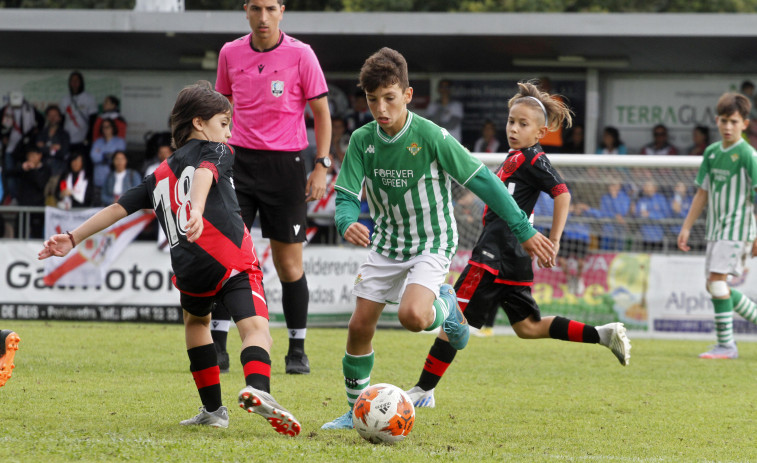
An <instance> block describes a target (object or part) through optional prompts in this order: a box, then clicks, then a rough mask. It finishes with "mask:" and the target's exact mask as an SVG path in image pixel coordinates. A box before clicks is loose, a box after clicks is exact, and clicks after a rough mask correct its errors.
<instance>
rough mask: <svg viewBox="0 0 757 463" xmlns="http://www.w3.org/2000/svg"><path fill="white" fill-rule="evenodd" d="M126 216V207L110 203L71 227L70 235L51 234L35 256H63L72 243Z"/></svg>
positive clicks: (43, 257) (82, 239)
mask: <svg viewBox="0 0 757 463" xmlns="http://www.w3.org/2000/svg"><path fill="white" fill-rule="evenodd" d="M126 216H127V214H126V209H124V208H123V206H121V205H120V204H118V203H115V204H111V205H110V206H108V207H106V208H105V209H102V210H101V211H100V212H98V213H97V214H95V215H93V216H92V217H90V218H89V219H87V220H86V221H85V222H84V223H83V224H81V225H79V226H78V227H76V228H75V229H73V230H72V231H71V232H70V233H71V236H70V237H69V236H68V234H66V233H62V234H57V235H53V236H51V237H50V239H48V240H47V241H45V244H44V247H43V248H42V250H41V251H40V252H39V253H38V254H37V258H38V259H39V260H42V259H47V258H48V257H52V256H56V257H63V256H65V255H66V254H68V253H69V252H70V251H71V250H72V249H73V248H74V245H76V244H79V243H81V242H82V241H84V240H86V239H87V238H89V237H90V236H92V235H94V234H95V233H97V232H99V231H101V230H105V229H106V228H108V227H110V226H111V225H113V224H114V223H116V222H118V221H119V220H121V219H123V218H124V217H126ZM72 240H73V242H72Z"/></svg>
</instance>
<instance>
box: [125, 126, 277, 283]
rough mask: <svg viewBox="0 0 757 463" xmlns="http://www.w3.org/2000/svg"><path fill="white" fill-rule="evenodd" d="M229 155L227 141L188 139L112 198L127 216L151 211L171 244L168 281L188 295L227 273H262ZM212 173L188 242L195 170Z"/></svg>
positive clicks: (227, 276) (215, 281)
mask: <svg viewBox="0 0 757 463" xmlns="http://www.w3.org/2000/svg"><path fill="white" fill-rule="evenodd" d="M233 165H234V153H233V151H232V150H231V148H230V147H229V146H228V145H225V144H223V143H214V142H208V141H203V140H190V141H189V142H188V143H187V144H186V145H184V146H182V147H181V148H179V149H178V150H177V151H176V152H175V153H174V154H173V155H172V156H171V157H169V158H168V159H166V160H165V161H163V162H162V163H161V164H160V166H158V168H157V169H155V172H154V173H152V174H150V175H148V176H146V177H145V179H144V180H143V181H142V183H141V184H140V185H138V186H136V187H134V188H132V189H130V190H129V191H127V192H126V193H124V195H123V196H121V198H120V199H119V200H118V204H120V205H121V206H122V207H123V208H124V209H126V212H127V213H128V214H131V213H133V212H136V211H137V210H139V209H148V208H152V209H155V214H156V215H157V217H158V221H159V222H160V226H161V227H162V228H163V231H164V232H165V233H166V236H167V237H168V242H169V244H170V245H171V266H172V267H173V271H174V277H173V282H174V285H175V286H176V287H177V288H178V289H179V291H181V292H183V293H185V294H189V295H193V296H212V295H214V294H215V293H217V292H218V291H219V290H220V289H221V286H222V285H223V283H224V281H225V280H226V279H228V278H229V277H231V276H233V275H235V274H237V273H241V272H249V273H255V274H258V276H259V277H260V278H262V273H261V271H260V268H259V265H258V259H257V256H256V255H255V249H254V247H253V244H252V238H251V237H250V234H249V232H248V231H247V227H245V225H244V222H243V221H242V216H241V213H240V209H239V203H237V197H236V193H235V192H234V182H233V179H232V167H233ZM198 168H207V169H209V170H210V171H211V172H213V177H214V183H213V185H212V186H211V188H210V191H209V192H208V197H207V200H206V202H205V212H204V213H203V218H202V219H203V226H204V229H203V232H202V236H200V238H199V239H198V240H197V241H195V242H194V243H190V242H189V241H187V237H186V230H185V228H186V223H187V221H188V220H189V212H190V210H191V202H190V200H189V199H190V196H189V194H190V193H189V192H190V190H191V188H192V180H193V178H194V173H195V170H196V169H198Z"/></svg>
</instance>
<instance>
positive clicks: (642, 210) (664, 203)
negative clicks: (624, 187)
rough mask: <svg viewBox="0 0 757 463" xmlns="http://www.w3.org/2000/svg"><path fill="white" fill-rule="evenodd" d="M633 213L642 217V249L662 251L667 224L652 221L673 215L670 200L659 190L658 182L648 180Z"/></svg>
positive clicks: (637, 216)
mask: <svg viewBox="0 0 757 463" xmlns="http://www.w3.org/2000/svg"><path fill="white" fill-rule="evenodd" d="M632 209H633V215H634V217H636V218H639V219H642V220H643V221H642V223H641V225H640V230H641V249H642V251H645V252H655V251H662V250H663V248H664V240H665V226H664V225H660V224H658V223H651V222H652V221H657V220H660V219H669V218H671V217H672V212H671V210H670V205H669V204H668V200H667V199H666V198H665V196H663V195H662V194H660V193H659V192H658V191H657V184H656V183H655V182H654V181H653V180H647V181H646V182H645V183H644V187H643V188H642V191H641V196H640V197H639V199H637V200H636V203H635V204H634V205H633V207H632Z"/></svg>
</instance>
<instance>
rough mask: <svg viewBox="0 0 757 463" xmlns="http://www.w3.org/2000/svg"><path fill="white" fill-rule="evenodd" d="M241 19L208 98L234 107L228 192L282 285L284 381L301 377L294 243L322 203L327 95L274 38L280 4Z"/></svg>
mask: <svg viewBox="0 0 757 463" xmlns="http://www.w3.org/2000/svg"><path fill="white" fill-rule="evenodd" d="M244 9H245V12H246V15H247V20H248V21H249V23H250V29H251V30H252V32H251V33H250V34H248V35H245V36H244V37H241V38H239V39H236V40H233V41H231V42H227V43H226V44H225V45H224V46H223V48H221V53H220V55H219V57H218V75H217V80H216V90H218V91H219V92H220V93H222V94H224V95H226V96H227V97H228V98H229V100H230V101H231V102H232V104H233V105H234V114H233V126H232V130H231V139H230V140H229V143H230V144H231V145H232V146H233V147H234V151H235V161H234V183H235V188H236V192H237V198H238V199H239V206H240V207H241V209H242V217H243V218H244V222H245V224H246V225H247V227H248V228H250V227H251V226H252V223H253V222H254V221H255V216H256V215H257V214H258V212H259V213H260V225H261V228H262V231H263V236H264V237H266V238H269V239H270V242H271V252H272V256H273V263H274V266H275V267H276V273H278V276H279V280H281V288H282V304H283V306H284V318H285V319H286V325H287V331H288V333H289V351H288V354H287V356H286V358H285V360H286V372H287V373H290V374H307V373H310V363H309V361H308V357H307V355H305V334H306V331H307V314H308V284H307V279H306V278H305V272H304V270H303V266H302V243H303V242H304V241H305V240H306V238H305V229H306V228H307V227H306V214H307V208H306V201H313V200H318V199H321V198H322V197H323V195H324V193H325V191H326V172H327V171H328V168H329V166H330V165H331V157H330V155H329V145H330V140H331V114H330V113H329V106H328V99H327V94H328V87H327V85H326V78H325V77H324V75H323V71H322V70H321V66H320V64H319V63H318V58H316V56H315V53H313V50H312V49H311V48H310V46H309V45H307V44H305V43H303V42H300V41H299V40H297V39H295V38H292V37H289V36H288V35H286V34H285V33H284V32H283V31H281V30H280V29H279V22H281V19H282V17H283V16H284V10H285V6H284V0H247V3H246V4H245V5H244ZM306 104H309V105H310V109H311V110H312V112H313V116H314V120H315V139H316V160H315V166H314V167H313V171H312V173H311V174H310V177H309V178H307V181H306V174H305V172H306V166H305V164H304V160H305V158H304V157H303V153H302V150H304V149H305V148H306V147H307V146H308V141H307V133H306V128H305V117H304V112H305V105H306ZM229 319H230V317H229V315H228V311H227V310H225V308H224V307H221V306H219V307H217V308H216V310H214V312H213V321H212V323H211V329H212V334H213V340H214V342H215V344H216V351H217V352H218V360H219V366H220V367H221V369H222V370H226V371H228V368H229V360H228V353H227V352H226V338H227V334H228V330H229V323H230V321H229ZM224 367H225V368H224Z"/></svg>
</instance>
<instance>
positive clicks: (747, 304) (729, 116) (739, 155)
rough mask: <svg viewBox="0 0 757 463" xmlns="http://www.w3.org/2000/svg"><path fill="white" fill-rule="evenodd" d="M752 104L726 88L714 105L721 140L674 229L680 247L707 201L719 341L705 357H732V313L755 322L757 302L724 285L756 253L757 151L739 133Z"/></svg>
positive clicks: (708, 153) (710, 280)
mask: <svg viewBox="0 0 757 463" xmlns="http://www.w3.org/2000/svg"><path fill="white" fill-rule="evenodd" d="M751 108H752V103H751V102H750V101H749V99H748V98H746V97H745V96H744V95H741V94H738V93H726V94H724V95H723V96H721V97H720V99H719V100H718V105H717V114H718V117H717V124H718V131H719V132H720V136H721V138H722V141H720V142H715V143H713V144H711V145H710V146H708V147H707V149H706V150H705V152H704V154H703V155H702V164H701V166H700V167H699V173H698V174H697V178H696V184H697V186H699V189H698V190H697V193H696V195H694V199H693V200H692V202H691V208H690V209H689V213H688V214H687V215H686V220H684V222H683V226H682V227H681V232H680V233H679V234H678V248H679V249H681V250H682V251H688V250H689V249H691V248H690V247H689V246H688V244H687V242H688V240H689V233H690V232H691V227H692V226H693V225H694V221H696V219H697V218H698V217H699V215H700V214H701V213H702V211H703V210H704V207H705V205H706V206H707V227H706V235H705V237H706V239H707V256H706V260H705V273H706V274H707V291H708V292H709V293H710V296H712V305H713V307H714V309H715V331H716V333H717V341H718V343H717V344H716V345H715V346H713V348H712V349H711V350H709V351H707V352H705V353H703V354H700V355H699V357H700V358H704V359H735V358H738V356H739V350H738V348H737V347H736V342H735V341H734V339H733V312H734V310H735V311H736V313H738V314H739V315H741V316H742V317H744V318H745V319H747V320H749V321H750V322H752V323H757V306H755V304H754V302H752V301H751V300H749V298H747V297H746V296H744V295H743V294H741V293H740V292H738V291H736V290H735V289H732V288H730V289H729V288H728V284H727V283H726V280H727V278H728V275H734V276H739V275H741V273H742V271H743V269H744V262H745V260H746V258H747V255H748V254H750V253H751V255H752V256H754V255H755V254H757V243H755V236H757V227H756V226H755V218H754V194H755V191H754V190H755V188H756V187H757V158H756V156H757V152H755V150H754V148H752V147H751V146H750V145H749V144H748V143H747V142H746V141H745V140H744V139H743V138H742V136H741V134H742V132H743V131H744V130H746V128H747V126H748V124H749V120H748V117H749V111H750V110H751Z"/></svg>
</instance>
